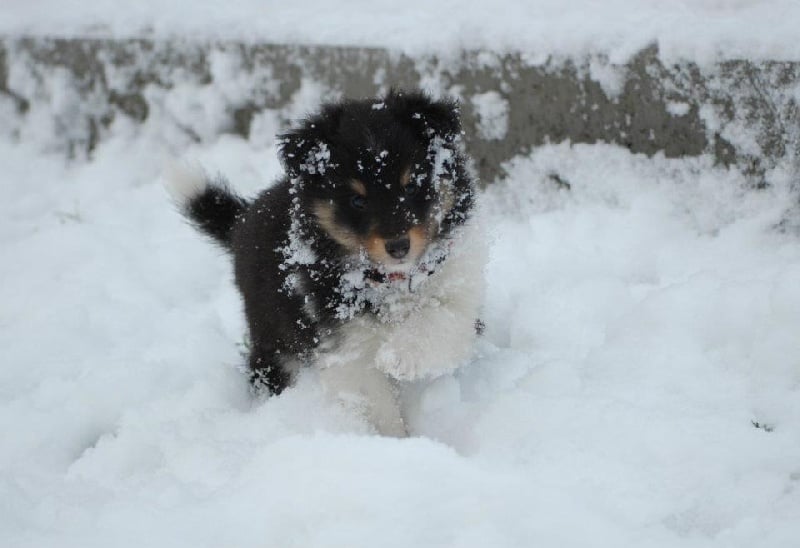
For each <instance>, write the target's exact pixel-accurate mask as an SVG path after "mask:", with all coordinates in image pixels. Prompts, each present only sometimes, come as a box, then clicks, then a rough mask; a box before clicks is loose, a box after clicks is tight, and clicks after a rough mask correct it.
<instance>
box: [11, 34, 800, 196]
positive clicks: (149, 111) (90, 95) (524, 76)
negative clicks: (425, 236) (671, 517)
mask: <svg viewBox="0 0 800 548" xmlns="http://www.w3.org/2000/svg"><path fill="white" fill-rule="evenodd" d="M187 83H188V84H187ZM187 85H191V86H194V89H196V90H197V93H198V94H200V96H201V97H202V94H203V93H207V92H209V90H210V91H212V92H214V93H215V94H214V95H213V96H214V97H215V101H217V102H219V101H222V103H223V104H222V106H221V107H220V108H219V109H218V112H217V113H216V115H215V116H216V118H217V123H215V124H208V123H207V121H205V122H204V121H203V120H201V119H200V118H202V117H203V116H204V115H203V112H202V111H199V114H198V116H197V117H196V118H191V117H190V118H189V119H185V118H184V119H182V120H174V121H173V122H174V124H175V125H176V127H178V128H179V129H180V130H181V131H182V132H184V133H185V135H187V136H188V137H189V138H191V139H192V140H196V141H202V140H204V139H208V138H210V137H211V136H213V134H215V133H216V132H231V133H236V134H240V135H242V136H245V137H247V136H249V134H250V133H251V131H252V124H253V120H254V119H256V117H257V116H258V115H259V113H261V112H264V111H267V110H272V111H276V112H278V113H281V115H282V116H283V121H284V122H287V123H288V121H289V119H290V118H291V117H292V115H295V116H297V115H298V113H296V112H292V110H291V108H290V106H291V105H292V104H293V101H295V99H296V97H297V94H300V93H303V90H304V89H306V90H307V89H308V88H309V86H311V87H316V89H317V90H318V91H319V90H322V94H323V95H325V96H329V97H335V96H339V95H346V96H356V97H360V96H372V95H375V94H376V93H379V92H381V91H385V90H386V89H387V88H388V87H389V86H396V87H417V86H421V87H423V88H426V89H429V90H432V91H433V92H434V93H449V94H451V95H456V96H458V97H460V98H461V101H462V112H463V117H464V122H465V128H466V130H467V133H466V138H467V146H468V149H469V151H470V153H471V154H472V156H473V157H474V158H475V160H476V167H477V169H478V172H479V175H480V177H481V179H482V180H483V181H485V182H490V181H492V180H494V179H495V178H497V177H502V176H503V169H502V164H503V162H504V161H506V160H508V159H509V158H511V157H513V156H515V155H517V154H520V153H524V152H526V151H528V150H530V149H531V148H532V147H535V146H536V145H540V144H542V143H545V142H559V141H563V140H565V139H569V140H571V141H572V142H574V143H593V142H597V141H606V142H611V143H617V144H620V145H623V146H625V147H627V148H629V149H630V150H631V151H634V152H639V153H644V154H649V155H652V154H656V153H663V154H664V155H666V156H667V157H677V156H683V155H699V154H702V153H709V154H712V155H713V157H714V158H715V159H716V161H717V162H718V163H720V164H722V165H726V166H735V167H737V168H739V169H741V170H742V171H743V172H745V173H747V174H748V175H750V176H752V178H753V181H754V183H756V184H761V183H762V182H763V175H764V173H765V171H766V170H768V169H770V168H772V167H774V166H775V165H777V164H778V163H780V162H785V161H786V160H789V161H793V159H794V158H796V157H800V154H799V153H800V144H799V143H800V139H798V136H799V135H800V128H799V127H798V102H799V101H800V63H778V62H774V63H761V64H753V63H750V62H747V61H732V62H725V63H721V64H716V65H713V66H705V67H700V66H698V65H696V64H693V63H688V62H687V63H681V64H672V65H666V64H664V63H663V62H662V61H661V60H660V58H659V55H658V51H657V49H656V48H655V47H652V48H649V49H646V50H644V51H641V52H640V53H639V54H638V55H637V56H635V57H634V58H633V59H632V60H631V61H630V62H628V63H627V64H625V65H614V64H611V63H609V62H608V61H607V60H606V59H604V58H603V57H602V56H595V57H591V58H586V59H554V58H552V57H546V58H542V59H534V58H531V57H530V56H526V55H520V54H507V55H497V54H495V53H492V52H479V51H471V52H462V53H459V54H456V55H448V56H420V57H416V58H412V57H409V56H406V55H402V54H396V53H391V52H387V51H384V50H380V49H350V48H335V47H305V46H286V45H269V44H240V43H229V42H226V43H205V42H191V41H182V40H163V41H160V40H89V39H45V38H4V39H0V101H2V103H3V105H5V107H4V112H6V120H10V121H8V122H7V123H6V126H8V127H6V128H5V130H6V132H7V133H8V134H9V135H11V136H12V138H25V137H26V135H27V134H26V125H30V124H32V123H34V121H36V123H39V124H41V122H42V118H48V120H49V121H48V122H47V123H48V124H50V125H49V126H48V127H51V128H52V129H51V130H49V134H48V136H47V140H48V146H51V147H53V146H55V147H61V148H63V149H64V150H65V151H66V152H67V153H68V154H72V155H76V154H91V151H92V149H93V148H94V147H95V146H96V144H97V143H98V142H99V141H100V140H102V139H104V138H105V137H106V136H107V135H108V134H109V132H110V131H111V130H110V129H109V128H112V127H114V126H113V124H114V122H115V121H116V122H119V121H120V120H122V119H124V120H127V121H128V122H133V123H135V124H141V123H146V122H147V121H148V120H152V118H153V117H155V116H162V115H163V113H164V112H165V111H164V108H163V105H162V104H160V103H163V102H164V101H165V97H167V96H168V94H169V93H173V92H175V90H177V89H178V88H185V87H186V86H187ZM8 111H12V115H8Z"/></svg>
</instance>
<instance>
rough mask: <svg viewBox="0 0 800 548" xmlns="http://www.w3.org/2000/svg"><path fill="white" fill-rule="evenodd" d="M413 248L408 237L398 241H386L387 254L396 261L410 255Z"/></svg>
mask: <svg viewBox="0 0 800 548" xmlns="http://www.w3.org/2000/svg"><path fill="white" fill-rule="evenodd" d="M410 247H411V241H410V240H409V239H408V236H403V237H402V238H397V239H396V240H387V241H386V253H388V254H389V255H391V256H392V257H394V258H395V259H402V258H403V257H405V256H406V255H407V254H408V249H409V248H410Z"/></svg>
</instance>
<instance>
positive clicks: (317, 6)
mask: <svg viewBox="0 0 800 548" xmlns="http://www.w3.org/2000/svg"><path fill="white" fill-rule="evenodd" d="M9 1H10V2H11V4H12V5H13V8H12V9H4V10H2V11H0V33H2V34H6V35H20V34H33V35H48V36H53V35H54V36H81V37H83V36H96V37H165V36H179V37H186V36H192V37H194V38H196V39H234V40H245V41H250V42H267V43H289V44H297V43H305V44H319V45H340V46H378V47H387V48H390V49H392V50H397V51H403V52H407V53H414V54H416V53H439V54H442V53H447V52H452V51H454V50H459V49H462V48H466V49H470V50H474V49H490V50H491V51H495V52H502V51H514V52H516V51H522V52H525V53H526V54H529V55H532V56H536V57H542V56H544V57H545V58H546V57H547V56H548V55H551V54H555V55H568V56H569V55H585V54H587V53H591V54H596V53H599V52H603V53H605V54H606V55H607V57H608V58H609V60H610V61H612V62H614V63H624V62H625V61H626V60H627V59H629V58H630V56H631V55H633V54H635V53H636V52H638V51H640V50H641V49H642V48H644V47H646V46H648V45H650V44H652V43H654V42H656V43H658V44H659V47H660V48H661V54H662V56H664V57H665V58H667V59H675V58H688V59H693V60H698V61H711V60H719V59H737V58H747V59H762V60H764V59H775V60H795V61H797V60H800V42H798V41H797V39H796V38H797V33H796V22H797V21H798V20H800V4H799V3H798V2H797V1H796V0H670V1H668V2H665V1H663V0H606V1H604V2H597V1H596V0H569V1H566V2H565V1H564V0H530V1H525V0H495V1H493V2H486V1H485V0H466V1H465V0H442V1H437V2H426V1H424V0H413V1H410V2H404V3H402V4H398V3H397V2H391V1H389V0H350V1H348V2H341V3H338V4H337V5H336V6H335V7H332V6H331V5H330V4H329V3H328V2H322V1H320V0H311V1H305V2H274V1H271V2H263V1H261V0H238V1H231V2H225V3H219V2H213V1H211V0H199V1H196V2H192V3H186V2H162V1H158V0H139V1H138V2H128V3H123V4H120V3H119V2H115V1H113V0H84V1H82V2H74V1H73V2H64V0H27V1H25V2H23V1H21V0H9Z"/></svg>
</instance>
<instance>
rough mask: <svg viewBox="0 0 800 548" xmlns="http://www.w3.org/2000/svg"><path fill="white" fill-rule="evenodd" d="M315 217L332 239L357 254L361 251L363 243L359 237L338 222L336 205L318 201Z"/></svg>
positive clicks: (314, 207) (315, 204) (315, 203)
mask: <svg viewBox="0 0 800 548" xmlns="http://www.w3.org/2000/svg"><path fill="white" fill-rule="evenodd" d="M313 210H314V215H315V216H316V217H317V225H319V227H320V228H321V229H322V230H324V231H325V232H326V233H327V234H328V236H330V238H331V239H332V240H333V241H334V242H336V243H338V244H339V245H341V246H342V247H344V248H345V249H347V250H348V251H350V252H351V253H353V254H355V253H358V252H359V250H360V249H361V242H360V241H359V238H358V236H357V235H356V234H355V233H353V231H352V230H350V229H348V228H347V227H343V226H341V225H340V224H339V223H337V222H336V213H335V211H334V205H333V204H332V203H331V202H326V201H323V200H317V201H316V202H314V206H313Z"/></svg>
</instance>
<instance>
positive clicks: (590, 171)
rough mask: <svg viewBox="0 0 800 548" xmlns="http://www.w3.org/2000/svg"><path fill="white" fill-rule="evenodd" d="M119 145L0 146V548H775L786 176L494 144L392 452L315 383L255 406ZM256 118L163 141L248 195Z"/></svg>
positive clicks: (780, 506)
mask: <svg viewBox="0 0 800 548" xmlns="http://www.w3.org/2000/svg"><path fill="white" fill-rule="evenodd" d="M128 129H129V130H130V131H125V130H124V128H122V129H119V128H118V130H117V131H116V134H115V135H116V136H115V137H114V138H112V139H110V140H109V141H107V142H105V143H103V144H102V145H101V146H100V147H99V149H98V150H97V151H96V153H95V156H94V159H93V160H92V161H88V162H87V161H82V160H78V161H72V162H67V161H66V160H64V159H63V155H61V154H60V153H48V152H42V151H41V150H40V149H39V147H37V146H35V145H33V144H32V143H31V142H23V143H17V144H12V143H10V142H9V141H8V140H2V141H0V164H2V165H3V171H2V175H0V191H1V192H2V196H3V200H2V201H0V218H2V222H1V223H0V280H1V282H2V283H0V302H2V303H3V304H2V307H0V348H2V368H0V435H2V439H3V440H4V442H3V443H2V444H0V545H1V546H9V547H12V546H13V547H23V546H28V547H37V548H41V547H46V546H58V547H71V546H76V547H81V548H87V547H91V546H103V547H107V546H137V547H138V546H168V547H180V546H187V547H188V546H191V547H198V546H237V547H246V546H274V547H278V548H285V547H291V546H297V547H311V546H347V547H353V546H388V547H391V546H397V547H409V546H460V547H466V546H475V547H481V548H485V547H488V546H491V547H506V546H508V547H514V546H559V547H561V546H588V545H591V546H614V547H620V546H635V547H637V548H641V547H648V546H669V547H672V546H741V547H747V548H751V547H753V546H760V547H761V546H775V547H777V546H787V547H788V546H797V545H798V542H800V520H798V516H800V240H799V239H798V236H797V233H796V232H793V231H788V232H780V231H778V230H775V229H774V227H775V225H776V224H777V223H778V222H779V221H780V220H781V219H782V218H783V216H784V215H785V213H786V211H787V209H789V207H790V204H793V203H796V201H797V197H796V195H795V194H793V191H792V177H795V178H796V174H794V175H792V174H791V173H788V172H787V173H782V172H775V173H772V174H770V179H771V181H772V183H773V185H772V186H771V187H770V188H768V189H766V190H762V191H754V190H751V189H748V188H747V186H746V184H745V183H744V181H743V180H742V178H741V177H740V176H739V175H737V174H736V173H733V172H728V171H725V170H721V169H717V168H714V167H712V166H711V163H710V161H709V160H708V159H705V158H699V159H685V160H666V159H664V158H659V157H656V158H653V159H648V158H645V157H641V156H634V155H631V154H629V153H628V152H626V151H625V150H623V149H620V148H616V147H612V146H605V145H596V146H574V147H570V146H569V144H560V145H552V146H548V147H544V148H541V149H539V150H537V151H535V152H534V154H533V155H532V156H531V157H529V158H518V159H517V160H516V161H515V162H514V163H513V164H512V165H510V166H509V170H510V173H511V177H510V179H509V181H508V182H507V183H505V184H503V185H497V186H494V187H492V188H491V190H490V191H489V192H488V193H487V194H486V195H485V196H484V203H485V205H486V208H487V211H488V218H489V221H490V222H489V224H490V226H491V230H492V238H493V244H492V253H491V262H490V264H489V267H488V271H487V277H488V284H489V298H488V303H487V305H486V310H485V317H484V319H485V321H486V323H487V325H488V329H487V333H486V336H485V338H484V340H483V341H482V343H481V344H480V346H479V348H477V350H476V356H475V359H474V360H473V362H472V363H471V364H470V365H469V366H468V367H466V368H465V369H463V370H461V371H459V372H458V373H457V374H456V375H455V376H451V377H446V378H443V379H440V380H438V381H436V382H433V383H431V384H427V385H425V384H420V385H418V386H414V387H412V390H411V392H412V397H410V398H409V401H408V402H407V407H408V410H407V411H408V415H409V417H410V421H411V427H412V430H413V432H414V434H415V435H414V437H412V438H410V439H406V440H396V439H384V438H380V437H377V436H375V435H373V434H371V433H370V432H369V430H368V427H367V426H366V425H365V424H364V423H363V422H362V421H361V420H360V419H359V418H358V417H356V416H352V415H348V414H347V413H345V412H344V411H342V410H339V409H338V408H337V407H336V406H335V405H333V404H331V403H329V402H327V401H326V400H325V399H324V397H323V395H322V393H321V389H320V386H319V383H318V379H317V378H316V376H315V375H314V374H313V373H312V372H308V373H307V374H305V375H304V376H302V377H301V379H300V380H299V382H298V384H297V386H296V387H295V388H293V389H291V390H289V391H287V392H286V393H284V394H283V395H282V396H280V397H278V398H272V399H269V400H266V401H263V400H259V401H253V400H252V399H251V398H250V396H249V394H248V391H247V386H246V382H245V378H244V377H243V376H242V374H241V371H240V366H241V364H242V362H243V360H242V357H241V355H240V350H241V349H240V343H241V341H242V333H243V322H242V320H241V318H240V305H239V301H238V296H237V294H236V292H235V290H234V288H233V286H232V284H231V273H230V270H229V266H228V265H227V261H226V258H225V257H224V256H223V255H222V254H221V253H220V252H219V251H218V250H216V249H215V248H214V247H212V246H211V245H209V244H208V243H207V242H206V241H204V240H202V239H201V238H200V237H198V236H197V235H196V234H195V233H194V232H193V231H192V230H191V229H190V228H189V227H187V226H186V225H185V224H184V223H183V222H182V221H181V220H180V218H179V217H178V215H177V214H176V213H175V212H174V211H173V209H172V208H171V206H170V204H169V203H168V201H167V198H166V195H165V193H164V191H163V190H162V188H161V187H160V185H159V183H158V177H159V173H160V171H161V168H162V161H163V159H164V157H165V156H170V155H172V154H175V153H176V152H177V151H176V150H166V151H165V147H164V146H163V143H161V142H160V141H159V139H158V138H157V136H156V134H157V133H158V128H155V129H153V128H151V131H150V133H148V130H147V128H145V129H144V130H143V131H141V132H136V131H133V130H132V129H131V128H128ZM273 129H275V128H270V127H267V128H265V130H264V132H263V134H262V137H261V138H259V139H255V140H254V141H251V142H246V141H243V140H240V139H237V138H232V137H222V138H219V139H217V140H215V141H214V142H213V143H212V144H210V145H205V146H198V145H192V146H190V148H189V150H188V153H189V155H190V156H193V157H195V158H197V159H199V160H200V161H202V162H203V163H204V164H206V165H207V166H209V167H211V168H218V169H220V170H221V171H223V172H225V173H227V174H228V175H229V176H230V177H231V179H232V180H233V181H234V182H235V184H236V186H237V187H238V188H240V189H242V190H244V191H245V192H253V191H254V190H256V189H258V188H259V187H261V186H262V185H264V184H266V183H267V182H268V181H270V180H272V179H273V178H274V177H275V176H276V174H277V173H278V169H279V166H278V163H277V161H276V158H275V154H274V151H273V150H272V145H273V143H272V142H271V139H270V138H269V137H264V135H269V134H271V133H272V130H273ZM179 148H180V147H179ZM567 185H569V188H567ZM755 424H757V425H759V426H760V427H756V426H755Z"/></svg>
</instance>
